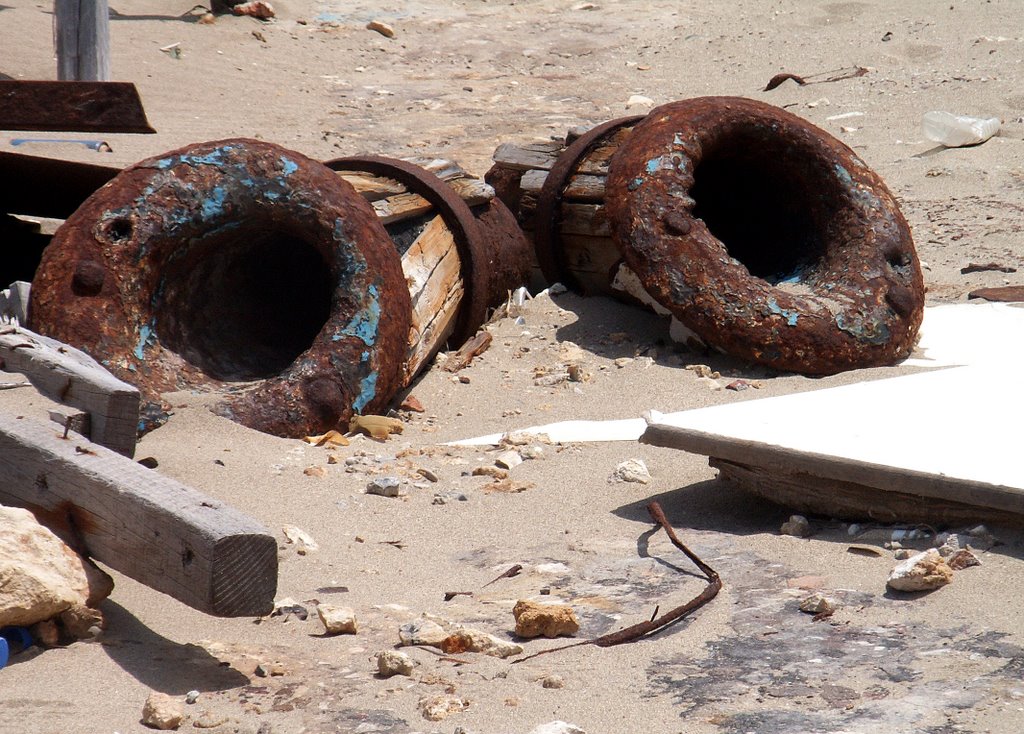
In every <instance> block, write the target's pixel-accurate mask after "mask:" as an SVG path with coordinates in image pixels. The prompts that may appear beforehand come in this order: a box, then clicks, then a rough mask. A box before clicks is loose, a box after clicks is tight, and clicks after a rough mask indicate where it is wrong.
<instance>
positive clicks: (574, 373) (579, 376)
mask: <svg viewBox="0 0 1024 734" xmlns="http://www.w3.org/2000/svg"><path fill="white" fill-rule="evenodd" d="M565 371H566V373H567V374H568V375H569V382H590V380H591V378H592V377H593V375H592V374H590V373H589V372H587V371H586V370H585V369H584V368H583V365H581V364H570V365H569V366H568V367H566V369H565Z"/></svg>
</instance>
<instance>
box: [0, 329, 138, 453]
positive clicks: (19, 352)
mask: <svg viewBox="0 0 1024 734" xmlns="http://www.w3.org/2000/svg"><path fill="white" fill-rule="evenodd" d="M0 360H2V366H3V369H4V371H6V372H20V373H21V374H23V375H25V376H26V377H27V378H28V379H29V381H30V382H31V383H32V384H33V385H34V386H35V388H36V389H37V390H39V392H41V393H42V394H43V395H45V396H46V397H48V398H50V399H51V400H54V401H56V402H58V403H62V404H64V405H69V406H71V407H74V408H78V409H79V410H83V411H85V412H86V413H88V414H89V416H90V434H89V438H90V439H91V440H92V441H94V442H95V443H98V444H100V445H102V446H106V447H107V448H110V449H112V450H114V451H116V452H118V453H119V454H123V455H125V456H129V457H130V456H133V455H134V453H135V440H136V438H137V436H138V431H139V391H138V390H137V389H135V388H134V387H132V386H131V385H129V384H127V383H124V382H121V381H120V380H118V379H117V378H116V377H114V376H113V375H111V374H110V373H109V372H107V371H106V370H105V369H104V368H103V367H102V366H101V365H100V364H98V363H97V362H96V361H95V360H93V359H92V357H90V356H89V355H87V354H86V353H85V352H82V351H79V350H78V349H75V348H74V347H70V346H68V345H66V344H62V343H61V342H59V341H56V340H55V339H50V338H49V337H45V336H41V335H40V334H36V333H34V332H32V331H29V330H28V329H25V328H23V327H20V326H17V327H16V326H7V327H3V328H0Z"/></svg>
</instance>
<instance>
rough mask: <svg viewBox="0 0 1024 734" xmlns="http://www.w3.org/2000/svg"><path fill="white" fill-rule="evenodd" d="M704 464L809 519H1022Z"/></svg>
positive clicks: (715, 461) (805, 477)
mask: <svg viewBox="0 0 1024 734" xmlns="http://www.w3.org/2000/svg"><path fill="white" fill-rule="evenodd" d="M708 464H709V465H710V466H711V467H713V468H715V469H718V472H719V477H721V478H722V479H725V480H726V481H728V482H731V483H733V484H735V485H736V486H738V487H741V488H742V489H743V490H745V491H747V492H750V493H751V494H755V495H757V496H758V497H763V498H765V499H767V500H770V501H772V502H777V503H779V504H782V505H785V506H786V507H788V508H789V509H791V510H793V511H796V512H801V513H804V514H809V515H825V516H828V517H836V518H840V519H847V520H864V519H865V518H869V519H871V520H874V521H875V522H884V523H899V522H905V523H922V522H924V523H930V524H933V525H964V524H968V523H976V522H999V523H1006V522H1007V521H1008V520H1010V521H1012V520H1013V519H1014V518H1017V521H1018V523H1022V522H1024V515H1007V514H1006V513H1004V512H1001V511H999V510H992V509H989V508H986V507H979V506H976V505H969V504H964V503H962V502H955V501H952V500H948V499H945V498H939V497H931V498H929V499H928V500H927V501H922V499H921V497H920V496H918V495H915V494H910V493H907V492H894V491H891V490H886V491H880V490H879V489H878V488H877V487H869V486H867V485H865V484H859V483H857V482H847V481H842V480H839V479H824V478H822V477H820V476H816V475H814V474H808V473H806V472H799V471H793V472H787V471H785V470H784V469H775V470H772V471H768V470H767V469H765V468H763V467H758V466H747V465H745V464H741V463H737V462H732V461H727V460H725V459H719V458H716V457H714V456H712V457H710V458H709V460H708Z"/></svg>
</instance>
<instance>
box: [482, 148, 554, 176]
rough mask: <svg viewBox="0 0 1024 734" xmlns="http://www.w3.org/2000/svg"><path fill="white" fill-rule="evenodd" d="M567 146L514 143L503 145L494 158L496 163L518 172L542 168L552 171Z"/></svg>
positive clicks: (496, 151) (495, 152)
mask: <svg viewBox="0 0 1024 734" xmlns="http://www.w3.org/2000/svg"><path fill="white" fill-rule="evenodd" d="M564 148H565V146H564V145H563V144H562V143H561V142H558V141H549V142H545V143H527V144H525V145H516V144H513V143H502V144H501V145H499V146H498V148H497V150H495V151H494V155H493V156H492V158H493V160H494V162H495V163H497V164H498V165H500V166H502V167H504V168H511V169H513V170H517V171H527V170H529V169H531V168H542V169H544V170H545V171H548V170H551V167H552V166H554V165H555V161H556V160H558V154H559V153H560V152H562V150H564Z"/></svg>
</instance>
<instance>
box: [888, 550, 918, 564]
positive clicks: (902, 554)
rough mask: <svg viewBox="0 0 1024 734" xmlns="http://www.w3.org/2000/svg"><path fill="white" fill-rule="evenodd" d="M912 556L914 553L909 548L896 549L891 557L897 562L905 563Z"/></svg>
mask: <svg viewBox="0 0 1024 734" xmlns="http://www.w3.org/2000/svg"><path fill="white" fill-rule="evenodd" d="M912 555H914V553H913V551H911V550H910V549H909V548H897V549H896V550H895V551H893V554H892V557H893V558H895V559H896V560H897V561H905V560H907V559H908V558H910V557H911V556H912Z"/></svg>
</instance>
